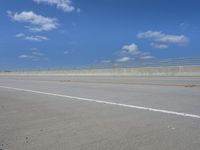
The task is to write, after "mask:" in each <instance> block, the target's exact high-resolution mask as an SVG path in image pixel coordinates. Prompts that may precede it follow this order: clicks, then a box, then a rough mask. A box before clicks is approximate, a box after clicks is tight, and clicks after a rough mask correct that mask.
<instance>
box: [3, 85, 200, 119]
mask: <svg viewBox="0 0 200 150" xmlns="http://www.w3.org/2000/svg"><path fill="white" fill-rule="evenodd" d="M0 88H4V89H10V90H16V91H24V92H29V93H36V94H43V95H49V96H57V97H64V98H70V99H76V100H80V101H88V102H96V103H101V104H108V105H115V106H121V107H127V108H133V109H139V110H146V111H151V112H159V113H164V114H171V115H176V116H182V117H190V118H197V119H200V115H195V114H188V113H182V112H176V111H170V110H163V109H156V108H151V107H143V106H136V105H130V104H123V103H116V102H109V101H103V100H99V99H91V98H83V97H77V96H70V95H63V94H55V93H49V92H42V91H35V90H30V89H22V88H15V87H9V86H0Z"/></svg>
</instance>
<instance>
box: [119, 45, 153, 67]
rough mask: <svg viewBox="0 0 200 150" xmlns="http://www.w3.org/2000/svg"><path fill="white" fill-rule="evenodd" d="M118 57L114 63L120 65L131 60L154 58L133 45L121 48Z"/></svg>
mask: <svg viewBox="0 0 200 150" xmlns="http://www.w3.org/2000/svg"><path fill="white" fill-rule="evenodd" d="M120 55H121V57H120V58H118V59H117V60H116V61H117V62H121V63H123V62H128V61H131V60H141V59H142V60H144V59H145V60H146V59H152V58H154V57H153V56H151V55H150V54H149V53H147V52H143V51H141V50H140V48H139V46H138V45H137V44H135V43H131V44H127V45H124V46H122V48H121V52H120Z"/></svg>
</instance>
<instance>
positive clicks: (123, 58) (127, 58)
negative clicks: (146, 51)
mask: <svg viewBox="0 0 200 150" xmlns="http://www.w3.org/2000/svg"><path fill="white" fill-rule="evenodd" d="M129 60H131V58H130V57H128V56H124V57H121V58H118V59H117V60H116V61H117V62H127V61H129Z"/></svg>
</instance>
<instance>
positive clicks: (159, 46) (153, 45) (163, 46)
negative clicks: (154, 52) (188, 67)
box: [150, 42, 169, 49]
mask: <svg viewBox="0 0 200 150" xmlns="http://www.w3.org/2000/svg"><path fill="white" fill-rule="evenodd" d="M150 45H151V46H152V47H154V48H159V49H166V48H168V47H169V46H168V45H166V44H158V43H154V42H152V43H151V44H150Z"/></svg>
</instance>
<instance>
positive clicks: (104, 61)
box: [101, 60, 111, 64]
mask: <svg viewBox="0 0 200 150" xmlns="http://www.w3.org/2000/svg"><path fill="white" fill-rule="evenodd" d="M101 63H104V64H108V63H111V60H102V61H101Z"/></svg>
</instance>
